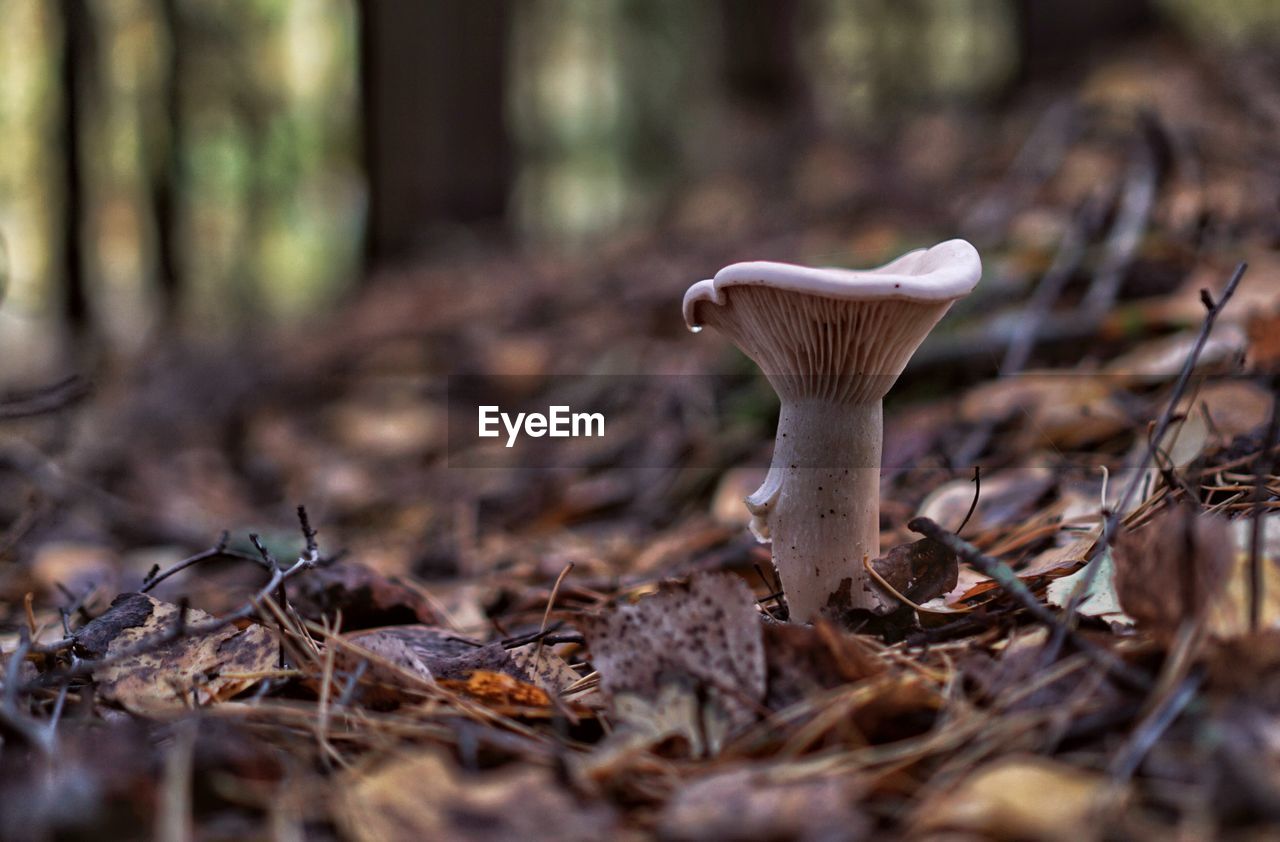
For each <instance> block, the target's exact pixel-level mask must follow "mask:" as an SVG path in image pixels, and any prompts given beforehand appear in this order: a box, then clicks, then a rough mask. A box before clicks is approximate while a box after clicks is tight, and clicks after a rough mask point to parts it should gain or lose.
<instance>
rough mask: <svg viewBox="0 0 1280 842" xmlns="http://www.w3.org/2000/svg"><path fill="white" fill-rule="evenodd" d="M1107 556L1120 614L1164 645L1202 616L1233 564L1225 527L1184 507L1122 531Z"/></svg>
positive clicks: (1229, 541)
mask: <svg viewBox="0 0 1280 842" xmlns="http://www.w3.org/2000/svg"><path fill="white" fill-rule="evenodd" d="M1109 555H1110V557H1113V558H1114V565H1115V572H1114V575H1115V594H1116V595H1117V596H1118V597H1119V601H1120V604H1121V605H1122V606H1123V607H1124V611H1125V612H1126V613H1127V614H1129V616H1131V617H1133V618H1134V620H1135V621H1137V624H1138V626H1139V627H1140V628H1142V629H1144V630H1146V631H1150V632H1151V633H1152V634H1154V635H1155V636H1156V637H1157V638H1160V639H1163V640H1166V641H1167V640H1171V639H1172V638H1173V636H1174V634H1175V633H1176V632H1177V630H1178V627H1179V626H1181V625H1182V623H1183V622H1185V621H1188V620H1194V619H1196V618H1198V617H1204V616H1205V614H1206V613H1207V612H1208V611H1209V610H1210V607H1211V606H1212V605H1213V604H1214V602H1215V601H1216V600H1217V598H1218V596H1219V594H1221V593H1222V590H1223V587H1224V585H1225V584H1226V581H1227V577H1228V576H1229V575H1230V573H1231V568H1232V566H1233V564H1234V558H1233V556H1234V550H1233V549H1232V541H1231V530H1230V525H1229V523H1228V522H1227V521H1226V520H1224V519H1223V518H1221V517H1218V516H1215V515H1210V514H1202V513H1200V512H1198V511H1197V510H1196V509H1195V508H1194V507H1192V506H1189V505H1183V506H1178V507H1176V508H1172V509H1167V510H1165V511H1163V512H1160V513H1159V514H1157V515H1156V516H1155V517H1154V518H1152V520H1151V522H1150V523H1148V524H1146V525H1145V526H1143V527H1142V528H1140V529H1136V530H1126V531H1122V532H1121V533H1120V534H1119V535H1117V536H1116V539H1115V546H1114V548H1113V550H1112V552H1111V553H1110V554H1109ZM1062 581H1065V580H1062ZM1055 584H1056V583H1055Z"/></svg>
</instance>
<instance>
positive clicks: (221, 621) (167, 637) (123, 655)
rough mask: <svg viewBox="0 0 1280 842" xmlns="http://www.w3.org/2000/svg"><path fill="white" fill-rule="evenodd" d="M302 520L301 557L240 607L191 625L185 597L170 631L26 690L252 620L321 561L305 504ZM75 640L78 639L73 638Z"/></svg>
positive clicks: (51, 674) (55, 674) (49, 675)
mask: <svg viewBox="0 0 1280 842" xmlns="http://www.w3.org/2000/svg"><path fill="white" fill-rule="evenodd" d="M299 519H300V521H301V522H302V524H303V535H304V536H305V538H306V548H305V549H304V550H303V551H302V553H301V554H299V556H298V560H297V561H295V562H294V563H293V564H292V565H290V566H289V567H288V568H281V567H280V566H279V564H276V565H275V568H274V571H273V572H272V574H271V578H270V580H269V581H268V582H267V583H266V584H265V585H263V586H262V587H261V588H260V589H259V590H258V591H257V592H256V593H255V594H254V595H253V596H252V597H250V598H249V601H248V602H246V603H245V604H244V605H243V606H242V607H241V608H240V609H238V610H236V611H233V612H231V613H230V614H226V615H223V616H222V617H218V618H216V619H212V620H209V621H207V622H204V623H196V624H188V623H187V609H186V607H185V606H186V602H185V600H184V601H183V602H182V603H179V611H178V618H177V621H176V622H175V623H174V626H173V628H172V629H170V630H169V631H168V632H166V633H164V634H161V635H157V636H156V637H153V638H150V639H148V640H144V641H142V642H141V643H139V644H138V645H136V646H132V647H130V648H128V649H126V650H124V651H122V652H117V653H116V654H114V655H109V656H107V657H104V658H98V659H96V660H85V661H80V662H79V663H78V664H75V665H73V666H71V667H69V668H67V669H64V670H59V671H57V672H49V673H45V674H44V675H41V676H39V677H38V678H37V679H35V680H33V681H31V682H28V683H27V684H26V685H25V686H24V687H23V688H22V689H23V690H24V691H25V690H32V689H37V688H39V687H49V686H57V685H59V684H61V683H63V682H66V681H70V680H72V679H75V678H84V677H87V676H90V675H92V674H93V673H94V672H95V671H97V670H100V669H102V668H104V667H107V666H111V665H112V664H116V663H119V662H121V661H124V660H128V659H130V658H136V657H137V656H139V655H145V654H147V653H149V652H154V651H155V650H157V649H161V648H163V647H165V646H167V645H169V644H170V643H173V642H174V641H176V640H178V639H180V638H183V637H203V636H205V635H210V634H216V633H217V632H219V631H222V630H223V629H225V628H227V627H229V626H231V625H233V624H235V623H238V622H239V621H241V620H245V619H248V618H249V617H252V616H253V615H254V614H256V613H257V612H258V611H259V609H260V606H261V604H262V603H263V602H264V601H265V600H267V599H269V598H270V597H271V595H272V593H273V592H275V591H276V590H277V589H279V588H282V587H283V586H284V583H285V582H287V581H288V580H289V579H291V578H293V577H294V576H296V575H297V574H299V573H302V572H303V571H306V570H311V569H312V568H314V567H315V566H316V565H317V564H319V562H320V551H319V548H318V546H317V545H316V543H315V532H314V531H313V530H311V527H310V524H309V523H307V522H306V519H305V513H304V512H303V511H302V507H299ZM72 642H73V643H74V640H73V641H72Z"/></svg>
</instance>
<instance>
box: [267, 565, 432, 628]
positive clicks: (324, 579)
mask: <svg viewBox="0 0 1280 842" xmlns="http://www.w3.org/2000/svg"><path fill="white" fill-rule="evenodd" d="M289 599H290V601H291V602H292V603H293V605H294V607H295V608H297V609H298V612H299V613H300V614H302V616H304V617H307V618H308V619H311V620H316V621H319V620H320V619H321V618H322V617H329V618H332V617H334V616H336V615H337V613H338V612H342V627H343V628H344V629H346V630H347V631H354V630H356V629H367V628H374V627H376V626H395V625H405V624H409V623H423V624H426V625H434V624H436V623H438V622H439V618H438V617H437V616H436V613H435V611H434V610H432V608H431V605H430V604H429V603H428V602H427V599H426V597H425V596H423V595H422V594H421V593H420V592H419V591H418V590H417V589H415V588H414V587H412V586H410V585H407V584H405V583H404V582H401V581H399V580H398V579H396V578H394V577H390V576H384V575H383V574H381V573H379V572H377V571H376V570H372V569H370V568H368V567H366V566H365V565H363V564H356V563H341V564H333V565H329V566H328V567H321V568H318V569H316V570H314V571H312V572H311V574H310V575H308V576H304V577H301V578H300V579H297V580H295V581H293V582H290V583H289Z"/></svg>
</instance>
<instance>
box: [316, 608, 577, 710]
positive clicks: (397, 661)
mask: <svg viewBox="0 0 1280 842" xmlns="http://www.w3.org/2000/svg"><path fill="white" fill-rule="evenodd" d="M342 639H343V641H344V642H345V643H346V644H349V646H344V647H343V648H342V649H340V650H339V655H338V658H337V665H338V667H339V668H340V669H343V670H355V669H357V668H358V667H359V663H360V661H361V660H365V661H367V662H368V664H369V666H368V668H367V670H368V674H369V675H370V676H371V677H372V678H374V679H376V680H377V681H378V682H379V685H380V689H376V690H375V689H370V690H368V691H367V692H368V693H369V694H370V695H369V696H368V697H367V698H368V699H369V700H371V699H372V698H374V697H375V696H376V697H377V698H378V699H380V700H381V701H385V702H395V701H398V700H399V699H398V694H397V693H396V691H395V689H394V688H395V687H396V686H397V685H398V684H403V681H402V680H401V679H400V678H399V677H398V676H397V674H396V671H397V670H404V671H405V672H407V673H409V674H410V675H414V676H417V677H419V678H422V679H424V680H426V681H428V682H431V681H437V680H441V679H448V680H454V681H461V682H464V683H465V682H466V680H467V679H468V678H470V677H471V675H472V674H473V673H476V672H484V673H492V674H499V675H504V676H507V677H508V678H511V679H514V680H515V681H517V682H522V683H524V684H525V685H533V686H532V687H530V689H538V690H540V692H546V693H560V692H562V691H563V690H564V689H565V688H566V687H567V686H569V685H570V684H572V683H573V682H574V681H577V679H578V677H579V676H578V674H577V673H576V672H574V670H573V669H572V668H571V667H570V666H569V665H568V664H566V663H565V662H564V659H563V658H561V657H560V656H559V655H557V654H556V653H555V651H554V650H553V649H551V648H550V647H545V646H544V647H542V650H541V652H539V653H537V655H536V657H535V655H534V650H533V648H531V646H536V644H532V645H531V646H524V647H519V648H518V649H513V650H507V649H504V648H503V647H502V645H501V644H499V643H487V644H483V645H482V644H479V643H476V642H474V641H470V640H467V639H466V638H463V637H460V636H459V635H457V634H455V633H454V632H452V631H450V630H449V629H442V628H438V627H433V626H388V627H387V628H382V629H365V630H362V631H358V632H354V633H352V634H349V635H343V638H342ZM361 650H363V651H365V652H368V653H370V654H372V655H374V656H376V658H362V656H361ZM378 659H381V660H383V661H385V662H388V663H389V664H390V665H391V667H393V668H394V669H388V668H387V667H386V666H385V665H383V664H381V663H379V662H378Z"/></svg>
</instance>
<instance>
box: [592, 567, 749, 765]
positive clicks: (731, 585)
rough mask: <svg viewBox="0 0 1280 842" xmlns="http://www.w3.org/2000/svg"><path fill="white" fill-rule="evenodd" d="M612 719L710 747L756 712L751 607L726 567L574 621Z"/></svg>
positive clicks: (693, 747) (694, 746)
mask: <svg viewBox="0 0 1280 842" xmlns="http://www.w3.org/2000/svg"><path fill="white" fill-rule="evenodd" d="M578 625H579V627H580V628H581V629H582V633H583V635H584V636H585V637H586V639H587V645H588V648H589V649H590V650H591V662H592V664H593V665H594V666H595V668H596V669H597V670H598V671H599V673H600V686H601V690H602V692H603V693H604V696H605V699H606V701H607V702H608V704H609V705H610V709H611V712H612V714H613V716H614V717H616V718H617V719H618V721H619V722H621V723H623V724H624V725H625V726H627V727H628V728H630V729H632V731H633V732H635V733H637V734H641V735H644V736H645V737H646V738H648V739H652V740H655V741H657V740H661V739H663V738H665V737H667V736H681V737H683V738H684V739H686V740H687V741H688V743H689V749H690V751H691V752H692V753H693V754H694V755H695V756H698V755H703V754H715V753H717V752H718V751H719V749H720V747H721V746H722V745H723V744H724V742H725V740H726V739H727V738H728V737H729V735H730V734H732V733H733V732H735V731H737V730H740V729H741V728H743V727H745V726H747V725H750V724H751V723H752V722H754V721H755V720H756V718H757V716H758V715H759V711H760V706H761V703H762V702H763V699H764V692H765V658H764V647H763V643H762V640H761V631H760V615H759V612H758V611H757V610H756V607H755V598H754V596H753V595H752V593H751V590H750V589H749V588H748V587H747V586H746V584H745V583H743V581H742V580H741V579H739V578H738V577H736V576H734V575H731V574H723V573H720V574H706V575H701V576H694V577H693V578H692V579H690V580H689V582H688V584H669V585H664V586H663V587H662V588H661V589H660V590H659V591H658V592H657V593H656V594H654V595H652V596H648V597H645V598H642V599H640V600H639V601H637V602H635V603H633V604H620V605H614V606H611V607H610V608H607V609H605V610H603V611H601V612H600V613H598V614H595V615H593V616H587V617H583V618H581V619H580V620H579V621H578Z"/></svg>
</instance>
